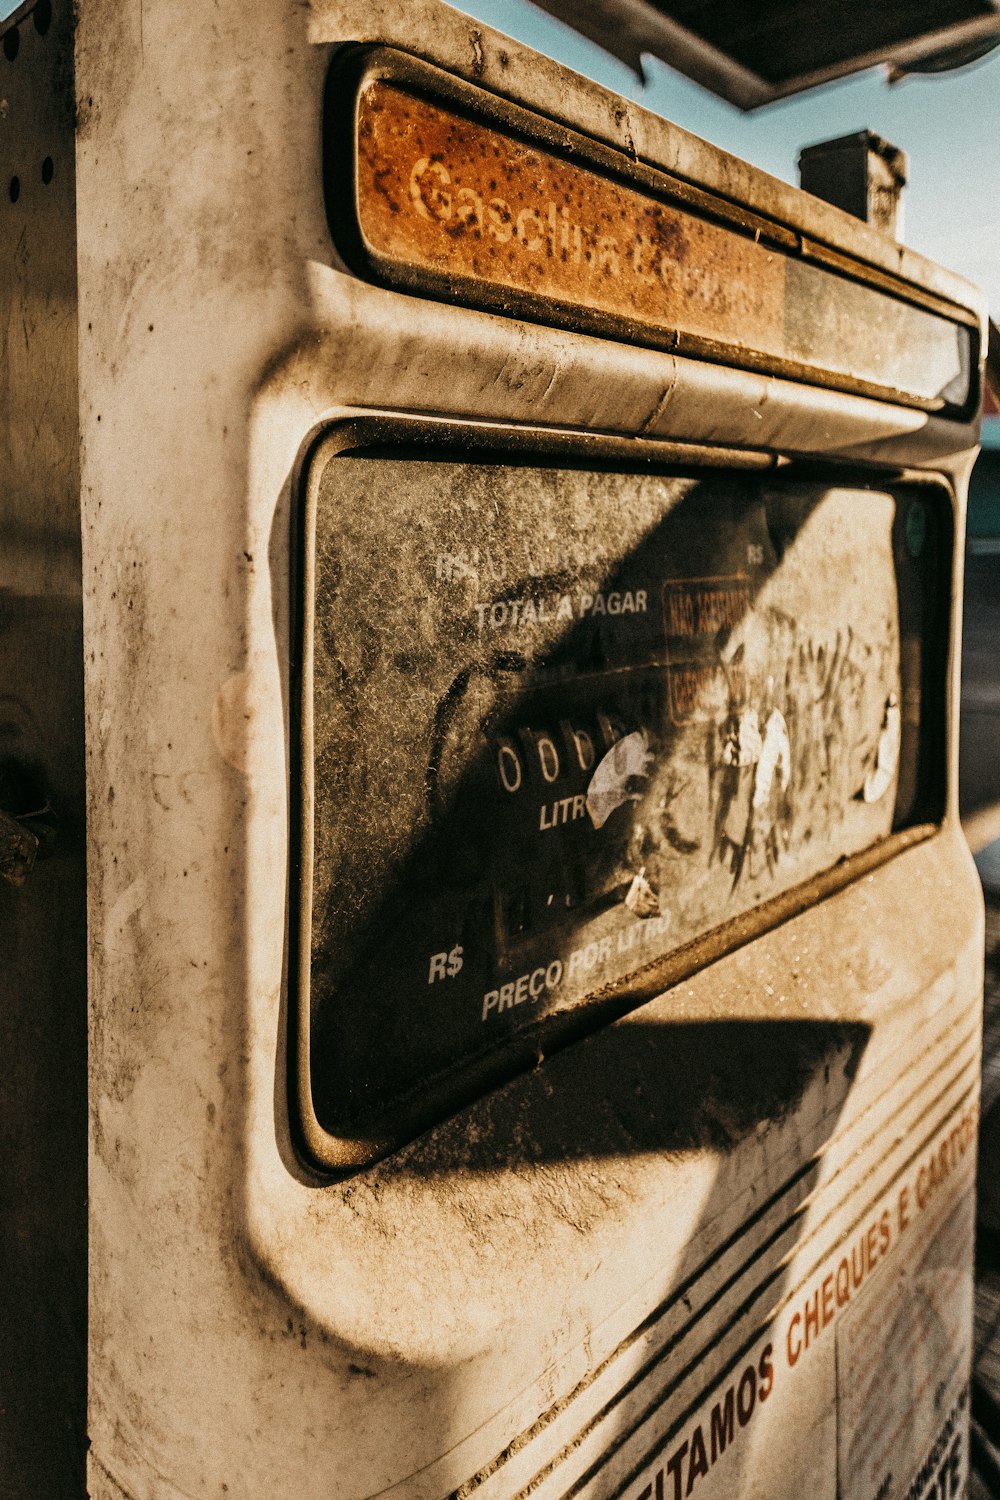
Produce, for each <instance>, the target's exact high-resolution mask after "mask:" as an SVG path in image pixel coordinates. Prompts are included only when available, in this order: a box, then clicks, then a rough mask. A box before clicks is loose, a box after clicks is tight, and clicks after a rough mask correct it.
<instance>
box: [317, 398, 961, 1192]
mask: <svg viewBox="0 0 1000 1500" xmlns="http://www.w3.org/2000/svg"><path fill="white" fill-rule="evenodd" d="M371 450H375V451H376V452H377V453H379V454H381V455H382V456H384V455H385V454H386V453H387V452H392V451H398V453H399V456H400V457H403V456H405V455H406V454H407V453H413V452H415V451H419V452H421V453H427V454H433V455H434V456H435V457H439V458H447V459H454V460H456V461H461V460H463V459H479V460H481V461H493V462H496V461H497V460H498V459H502V460H503V461H504V462H511V463H514V464H523V463H529V464H544V463H546V462H549V463H552V464H557V463H562V464H565V465H571V466H578V467H583V468H586V467H593V468H595V469H597V468H604V469H611V470H614V471H617V472H628V471H632V472H650V471H652V472H663V473H672V474H677V473H688V474H692V473H695V474H696V473H698V472H699V471H700V472H704V470H705V469H707V468H715V469H728V470H743V471H750V472H753V471H756V472H763V473H768V472H772V471H774V470H776V469H777V467H778V460H777V459H776V457H774V456H772V455H767V454H762V453H759V452H753V451H749V450H740V449H712V448H702V447H698V446H696V445H688V444H675V443H656V442H645V443H644V444H643V454H642V455H641V456H640V455H637V454H636V452H635V443H634V441H633V440H630V439H622V438H609V437H603V436H596V435H591V434H572V433H551V432H548V433H547V432H544V431H539V430H532V429H529V428H516V429H511V428H504V427H502V426H499V425H497V426H493V425H492V424H491V425H487V424H481V423H472V422H450V421H448V422H445V421H434V420H421V419H419V418H408V417H394V416H393V417H375V416H373V417H363V418H356V419H353V420H348V421H345V422H341V423H338V424H336V425H335V426H333V427H331V428H328V429H326V430H325V431H324V432H323V433H321V434H320V435H319V436H318V437H317V439H316V441H315V443H314V444H313V446H312V447H311V449H310V450H309V452H308V453H307V454H306V455H305V457H304V460H303V463H302V467H301V470H300V473H299V476H298V483H297V486H296V492H295V494H294V498H293V505H292V520H291V529H292V537H291V543H292V545H291V557H292V576H291V600H292V612H291V616H292V617H291V682H290V766H291V778H290V817H289V829H290V854H289V893H290V894H289V925H288V958H289V962H288V975H289V980H288V994H289V1046H288V1074H289V1076H288V1087H289V1098H290V1103H291V1109H290V1124H291V1127H292V1132H293V1138H294V1140H295V1143H296V1146H297V1148H298V1150H299V1152H300V1153H301V1155H302V1157H303V1159H304V1160H305V1161H306V1162H307V1163H308V1164H309V1165H310V1166H311V1167H312V1168H313V1169H315V1170H318V1171H319V1172H320V1173H322V1174H323V1175H324V1176H327V1177H340V1176H345V1175H349V1174H351V1173H354V1172H357V1171H359V1170H361V1169H363V1168H365V1167H368V1166H371V1165H373V1164H374V1163H376V1162H377V1161H379V1160H381V1159H382V1158H384V1157H386V1156H388V1155H390V1154H391V1153H392V1152H394V1151H396V1150H398V1149H399V1148H400V1147H401V1146H403V1145H405V1144H406V1143H407V1142H409V1141H410V1140H412V1139H414V1138H415V1137H416V1136H417V1135H419V1134H421V1133H422V1132H423V1131H425V1130H427V1129H428V1128H430V1127H431V1126H432V1125H435V1124H438V1123H440V1122H441V1121H443V1120H445V1119H447V1118H448V1117H449V1116H451V1115H453V1114H454V1113H456V1112H457V1111H458V1110H459V1109H461V1108H462V1107H463V1106H464V1105H467V1104H469V1103H471V1102H472V1101H473V1100H475V1099H476V1098H478V1097H480V1096H481V1095H482V1094H484V1093H486V1092H487V1091H489V1090H490V1089H492V1088H495V1087H497V1086H499V1085H500V1084H502V1083H505V1082H507V1081H509V1080H510V1079H512V1078H514V1077H516V1076H517V1075H518V1074H519V1073H522V1072H525V1071H527V1070H528V1069H530V1068H532V1067H535V1066H537V1065H538V1064H539V1062H540V1061H541V1060H542V1058H543V1056H545V1055H547V1054H549V1053H551V1052H553V1051H556V1050H559V1049H561V1048H562V1047H564V1046H566V1045H568V1044H569V1043H571V1042H573V1041H575V1040H577V1039H579V1038H580V1037H582V1036H584V1035H587V1034H589V1033H591V1032H594V1031H597V1030H599V1029H601V1028H602V1027H604V1026H605V1025H607V1024H608V1022H610V1021H612V1020H614V1019H616V1018H617V1017H619V1016H622V1015H625V1014H627V1013H628V1012H630V1011H632V1010H634V1009H636V1008H637V1007H639V1006H641V1005H643V1004H645V1003H646V1002H647V1001H649V1000H652V999H653V998H654V997H655V996H657V995H659V994H661V993H662V992H663V991H664V990H667V989H669V988H670V987H671V986H672V985H674V984H676V983H678V982H679V981H680V980H681V979H684V978H687V977H689V976H690V975H691V974H693V973H695V972H697V971H698V970H700V969H702V968H705V967H706V966H707V965H708V964H711V963H713V962H714V961H715V960H717V959H719V958H722V957H723V956H725V955H726V954H729V953H731V952H733V951H735V950H736V949H738V948H740V947H743V946H744V945H745V944H747V943H749V942H752V941H754V940H755V939H756V938H759V937H761V936H763V935H764V934H766V933H767V932H770V931H772V930H773V929H774V928H776V927H778V926H779V925H780V924H782V923H783V922H785V921H787V920H789V919H790V918H792V917H794V916H795V915H797V914H798V913H799V912H801V911H803V910H804V909H805V908H807V907H809V906H812V905H815V904H816V903H817V902H819V901H822V900H824V899H826V898H827V897H828V896H831V895H833V894H835V893H836V892H838V891H840V890H843V889H844V888H845V887H846V886H848V885H850V884H852V883H853V882H854V881H856V880H859V879H861V878H862V877H863V876H865V875H867V874H869V873H870V872H871V871H873V870H874V869H876V868H878V867H879V866H880V865H882V864H885V863H886V862H887V861H889V860H891V859H893V858H895V857H896V856H897V855H898V854H900V853H902V852H903V851H904V850H906V849H909V848H911V847H913V846H915V845H916V844H919V843H922V842H924V841H925V840H927V839H929V838H931V837H932V836H933V835H934V834H935V833H936V832H937V831H938V829H939V827H940V825H941V822H942V821H943V818H944V815H945V785H946V777H945V764H944V761H945V758H946V757H945V746H944V728H945V724H944V716H945V714H946V703H945V701H944V700H942V703H941V705H940V707H941V709H942V715H941V718H942V722H941V723H940V724H938V723H936V722H935V724H934V726H933V733H934V746H932V747H931V749H932V764H931V767H930V774H929V776H928V781H931V782H932V783H933V788H934V790H933V793H932V797H931V801H930V803H929V804H927V805H925V806H924V807H923V808H922V809H921V810H920V821H919V822H916V823H914V824H913V825H911V826H910V827H907V828H903V829H900V830H898V831H896V832H893V833H891V834H889V835H888V836H887V837H886V838H884V839H882V840H881V841H879V842H877V843H876V844H874V845H872V846H870V847H868V848H866V849H864V850H862V851H860V852H859V853H857V854H855V855H853V856H851V857H849V858H847V859H845V860H843V861H842V862H841V863H839V864H837V865H835V866H834V867H832V868H830V869H828V870H825V871H823V872H821V873H820V874H819V875H816V876H814V877H812V878H810V879H809V880H807V881H805V882H803V883H801V884H799V885H797V886H794V887H792V888H791V889H789V890H787V891H784V892H782V893H780V894H779V895H777V896H775V897H773V898H771V899H769V900H767V901H766V902H764V903H763V904H761V905H759V906H757V907H756V908H754V909H752V910H751V911H748V912H745V913H743V914H741V915H738V916H736V917H734V918H732V919H730V920H728V921H726V922H725V923H723V924H721V925H720V926H718V927H716V928H713V929H712V930H710V931H709V932H707V933H704V934H702V935H700V936H698V937H697V938H695V939H693V940H691V941H688V942H685V943H683V944H681V945H680V946H678V947H672V948H670V949H668V950H667V951H666V952H664V953H662V954H660V955H658V956H657V957H655V958H654V959H652V960H651V961H650V962H648V963H646V964H645V965H643V966H642V967H641V968H640V969H638V970H637V971H636V972H634V973H632V974H630V975H628V976H627V977H626V978H625V979H623V980H622V981H620V982H619V983H617V984H615V985H613V986H610V987H609V989H608V991H607V992H605V993H601V994H600V995H599V996H597V997H592V998H590V999H588V1001H587V1003H586V1005H581V1006H580V1007H578V1008H577V1009H576V1010H574V1011H570V1012H567V1013H563V1014H560V1015H558V1016H554V1017H548V1018H544V1019H542V1020H540V1021H538V1022H537V1023H535V1024H534V1025H533V1026H531V1027H525V1028H524V1030H522V1031H520V1032H518V1033H516V1034H514V1035H512V1036H510V1037H508V1038H505V1039H504V1040H503V1041H501V1042H499V1043H498V1044H497V1045H496V1047H495V1048H494V1049H493V1050H492V1051H490V1052H489V1053H488V1054H483V1055H479V1056H476V1057H473V1058H466V1059H459V1060H458V1061H457V1062H456V1063H454V1064H453V1065H452V1066H450V1067H449V1068H447V1069H445V1070H443V1071H442V1072H441V1073H439V1074H437V1075H435V1077H433V1078H431V1079H428V1080H427V1082H426V1084H425V1086H424V1087H422V1088H421V1089H420V1091H419V1094H417V1095H410V1096H407V1097H405V1098H402V1099H399V1100H397V1101H396V1102H395V1103H394V1104H393V1105H392V1106H391V1107H390V1108H389V1109H387V1110H386V1111H384V1113H383V1114H381V1115H380V1117H379V1118H378V1120H377V1121H376V1122H375V1123H374V1124H373V1125H371V1126H370V1127H368V1128H365V1129H358V1130H355V1131H351V1132H342V1133H339V1134H331V1133H330V1132H329V1131H328V1130H327V1129H326V1128H325V1127H324V1126H323V1125H322V1124H321V1122H320V1120H319V1118H318V1116H317V1113H316V1109H315V1107H314V1102H313V1094H312V1081H311V1057H310V1027H311V1001H310V977H311V943H312V917H313V911H312V879H313V876H312V870H313V817H314V800H315V791H314V764H313V626H314V620H313V600H314V596H315V531H316V517H317V503H318V498H319V488H320V480H321V477H322V474H323V472H324V471H325V468H326V466H327V463H328V462H329V461H331V460H333V459H335V458H337V457H340V456H346V455H348V454H354V455H359V456H360V455H361V454H363V453H364V452H365V451H371ZM781 474H782V477H783V478H788V479H790V480H794V479H809V480H813V481H815V480H817V479H819V480H828V481H829V482H830V483H831V484H843V483H845V482H850V481H852V480H853V482H855V483H859V482H860V483H861V484H864V483H866V482H867V483H871V482H872V479H873V477H877V482H878V484H879V486H880V487H887V486H889V485H892V486H893V487H898V486H900V485H905V486H906V487H907V488H908V489H911V490H919V491H922V492H923V493H925V494H928V495H930V496H932V497H934V498H935V499H936V501H937V503H938V504H940V505H941V508H942V510H943V511H946V512H947V514H948V515H949V516H950V515H951V514H952V505H953V496H952V493H951V491H950V489H949V486H948V484H947V483H946V482H945V480H944V479H942V478H941V477H940V476H938V475H928V474H926V473H919V472H914V471H910V470H901V469H897V470H891V471H888V472H884V473H883V472H879V473H878V474H877V476H873V472H872V471H871V470H859V469H858V467H857V466H856V465H853V464H846V463H836V462H833V461H824V462H822V463H811V462H801V463H782V464H781ZM952 547H953V535H952V536H949V537H947V538H946V539H945V543H944V545H943V548H942V552H943V556H942V559H941V571H942V579H943V581H944V583H945V595H946V596H947V595H948V593H949V592H950V578H951V575H950V553H951V550H952ZM946 570H948V571H947V578H946V579H945V578H944V575H945V572H946ZM946 634H947V632H946ZM939 649H940V651H941V652H942V653H944V655H943V657H942V660H941V662H940V663H939V662H937V661H935V662H934V663H933V667H934V670H935V671H937V670H938V668H939V667H940V668H941V678H942V683H943V681H944V671H943V668H944V664H945V662H946V660H947V650H948V642H947V639H946V640H944V641H943V642H941V643H939ZM936 707H937V706H935V709H932V714H933V713H935V711H936ZM935 747H936V748H935ZM938 758H940V760H941V764H940V765H939V764H936V763H935V762H936V760H937V759H938Z"/></svg>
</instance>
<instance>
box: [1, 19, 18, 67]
mask: <svg viewBox="0 0 1000 1500" xmlns="http://www.w3.org/2000/svg"><path fill="white" fill-rule="evenodd" d="M20 46H21V33H20V32H19V31H18V29H17V27H16V26H15V27H14V28H13V30H11V31H8V32H7V34H6V36H5V37H4V39H3V55H4V57H5V58H6V59H7V61H8V62H13V61H14V59H15V57H16V56H17V54H18V49H19V48H20Z"/></svg>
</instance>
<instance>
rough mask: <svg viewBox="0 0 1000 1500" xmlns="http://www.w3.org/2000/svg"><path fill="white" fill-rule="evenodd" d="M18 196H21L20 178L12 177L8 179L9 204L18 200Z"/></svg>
mask: <svg viewBox="0 0 1000 1500" xmlns="http://www.w3.org/2000/svg"><path fill="white" fill-rule="evenodd" d="M20 196H21V179H20V177H12V178H11V179H10V201H11V203H16V202H17V200H18V198H20Z"/></svg>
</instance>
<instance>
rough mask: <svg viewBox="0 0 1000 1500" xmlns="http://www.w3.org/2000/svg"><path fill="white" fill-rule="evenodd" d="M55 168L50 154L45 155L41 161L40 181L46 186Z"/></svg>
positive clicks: (53, 174)
mask: <svg viewBox="0 0 1000 1500" xmlns="http://www.w3.org/2000/svg"><path fill="white" fill-rule="evenodd" d="M55 170H56V169H55V166H54V164H53V161H52V158H51V156H47V157H46V158H45V160H44V161H43V162H42V181H43V182H44V183H45V186H46V187H48V185H49V183H50V182H51V181H52V179H53V177H54V176H55Z"/></svg>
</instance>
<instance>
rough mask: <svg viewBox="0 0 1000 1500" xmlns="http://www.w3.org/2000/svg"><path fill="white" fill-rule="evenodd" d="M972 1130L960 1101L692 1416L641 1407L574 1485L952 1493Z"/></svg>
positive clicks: (865, 1496)
mask: <svg viewBox="0 0 1000 1500" xmlns="http://www.w3.org/2000/svg"><path fill="white" fill-rule="evenodd" d="M977 1123H978V1110H977V1108H976V1106H975V1104H968V1105H966V1106H965V1107H964V1108H963V1109H962V1110H961V1111H960V1112H959V1114H958V1115H957V1117H954V1118H953V1119H952V1120H951V1122H950V1123H949V1124H948V1125H947V1126H946V1127H944V1128H943V1129H941V1130H939V1132H938V1133H937V1134H936V1136H935V1137H934V1138H933V1139H932V1140H931V1141H930V1142H929V1143H928V1144H927V1146H926V1148H924V1149H923V1150H921V1151H920V1153H919V1154H918V1156H917V1157H916V1158H915V1159H914V1161H913V1163H912V1165H911V1166H910V1168H909V1169H908V1170H907V1171H906V1172H905V1173H904V1174H903V1175H902V1176H901V1177H899V1178H898V1179H897V1180H896V1182H895V1183H894V1184H893V1186H892V1187H891V1189H889V1191H888V1192H886V1193H884V1194H882V1195H881V1196H880V1197H879V1198H878V1199H877V1200H876V1201H875V1202H874V1203H872V1204H871V1205H870V1206H869V1208H868V1209H867V1210H866V1211H865V1213H864V1214H863V1215H862V1216H861V1217H860V1218H859V1219H858V1220H857V1222H856V1223H854V1224H853V1225H852V1226H851V1228H850V1230H849V1231H848V1233H847V1234H846V1235H845V1236H844V1238H843V1239H842V1240H841V1242H840V1243H839V1245H838V1246H837V1248H836V1249H835V1250H833V1251H832V1252H831V1253H830V1254H828V1255H827V1256H826V1257H825V1258H824V1259H823V1261H822V1262H821V1263H820V1264H819V1265H818V1266H817V1267H816V1268H815V1269H814V1270H813V1271H812V1272H811V1273H810V1274H809V1275H808V1276H807V1277H806V1278H805V1279H804V1281H803V1282H802V1283H801V1284H800V1285H799V1287H798V1288H797V1289H796V1290H795V1291H794V1292H792V1293H790V1294H789V1295H788V1297H787V1298H786V1299H785V1301H784V1305H783V1307H782V1310H781V1311H780V1313H779V1314H778V1315H777V1316H776V1318H775V1319H774V1321H773V1323H771V1324H770V1326H769V1327H768V1328H767V1329H766V1330H765V1331H764V1332H762V1333H761V1335H760V1337H759V1338H758V1339H757V1341H756V1342H755V1343H754V1344H752V1345H751V1346H750V1347H749V1348H748V1349H747V1350H746V1351H745V1353H744V1354H743V1355H742V1356H741V1357H740V1359H739V1360H738V1361H737V1362H736V1363H735V1364H734V1366H733V1368H732V1369H731V1370H730V1371H729V1373H728V1374H727V1376H726V1378H725V1379H724V1380H723V1381H722V1382H720V1384H719V1385H718V1386H717V1387H716V1388H715V1389H714V1390H713V1391H711V1392H710V1393H709V1394H708V1395H706V1396H705V1397H704V1399H703V1400H701V1401H700V1403H699V1404H698V1405H697V1406H696V1407H695V1408H694V1409H693V1410H692V1411H691V1413H690V1415H689V1416H688V1418H687V1419H686V1420H682V1421H681V1422H680V1423H679V1424H677V1419H676V1415H675V1412H674V1411H672V1410H671V1409H670V1407H669V1405H667V1406H665V1407H664V1408H663V1410H662V1412H661V1413H660V1414H652V1415H650V1416H649V1418H648V1419H647V1421H646V1422H645V1423H644V1424H643V1426H642V1428H641V1429H639V1430H637V1431H636V1432H635V1433H634V1435H633V1436H632V1437H631V1438H629V1439H627V1440H626V1441H625V1442H624V1443H622V1442H621V1441H620V1440H619V1441H618V1442H616V1443H615V1444H614V1445H613V1446H614V1450H615V1451H614V1453H613V1454H609V1462H608V1463H607V1465H606V1466H605V1467H604V1468H603V1469H602V1468H599V1469H598V1471H597V1472H596V1473H595V1474H593V1475H592V1476H591V1477H590V1478H589V1480H588V1481H587V1482H586V1483H583V1484H581V1485H579V1486H576V1487H573V1488H572V1489H571V1490H570V1492H569V1493H571V1494H573V1495H580V1496H586V1500H610V1497H615V1500H687V1497H688V1496H695V1497H696V1500H734V1497H735V1496H737V1495H738V1496H739V1497H740V1500H774V1496H775V1495H776V1494H777V1493H778V1491H776V1490H775V1488H774V1485H775V1476H780V1483H781V1485H782V1486H785V1488H783V1489H782V1490H781V1491H780V1493H781V1494H786V1493H791V1491H789V1490H788V1489H787V1485H788V1484H789V1483H794V1484H796V1485H797V1486H798V1488H797V1489H796V1491H795V1493H796V1494H801V1495H803V1496H805V1495H809V1496H810V1497H811V1500H821V1497H831V1500H832V1497H833V1496H834V1495H835V1496H836V1497H837V1500H960V1497H961V1496H963V1495H964V1494H965V1484H966V1479H967V1475H968V1382H969V1377H970V1373H971V1366H972V1298H973V1266H972V1244H973V1238H974V1225H975V1199H974V1187H975V1143H976V1134H977ZM658 1427H659V1428H660V1429H661V1432H662V1436H659V1437H658V1436H657V1428H658ZM643 1448H645V1452H646V1456H645V1457H643V1458H639V1457H638V1452H640V1451H641V1450H642V1449H643ZM633 1455H634V1456H633ZM629 1466H630V1468H631V1475H630V1477H628V1478H626V1479H624V1480H623V1479H622V1478H621V1475H622V1471H623V1469H627V1468H628V1467H629Z"/></svg>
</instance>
